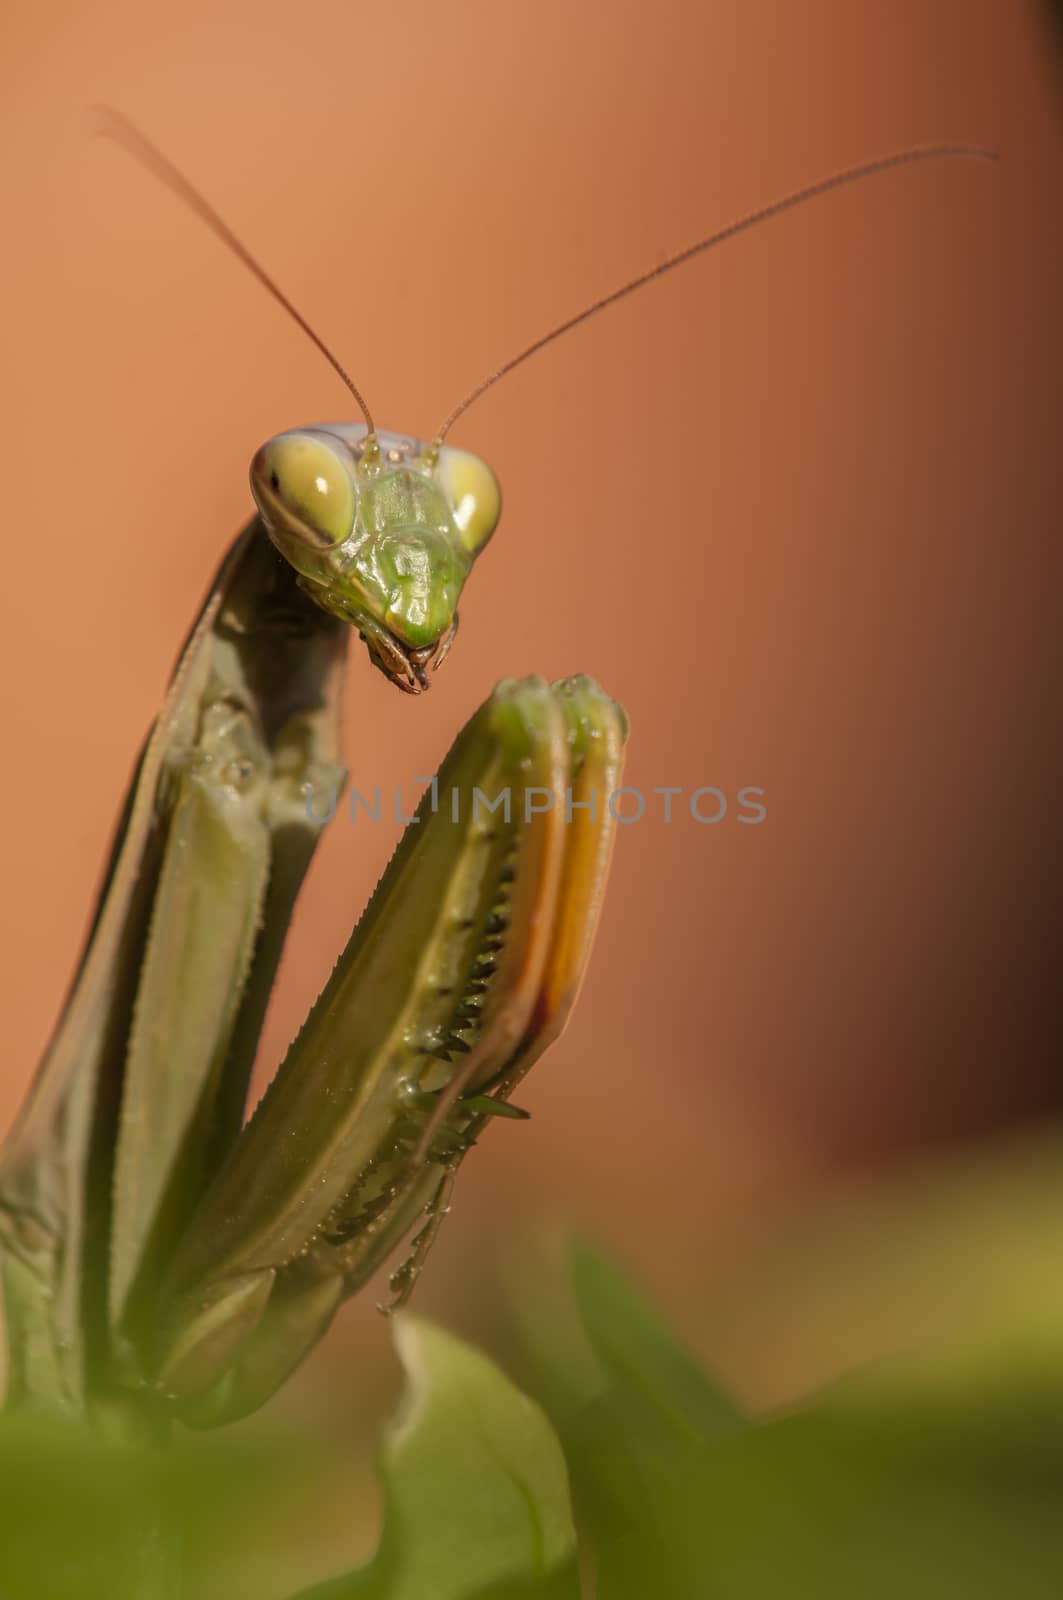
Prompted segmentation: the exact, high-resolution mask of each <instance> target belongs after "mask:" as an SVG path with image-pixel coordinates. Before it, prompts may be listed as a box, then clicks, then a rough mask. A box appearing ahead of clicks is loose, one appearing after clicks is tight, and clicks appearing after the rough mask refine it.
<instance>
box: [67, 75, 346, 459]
mask: <svg viewBox="0 0 1063 1600" xmlns="http://www.w3.org/2000/svg"><path fill="white" fill-rule="evenodd" d="M94 109H95V114H96V116H97V118H98V127H97V131H98V132H99V133H102V134H105V135H106V136H107V137H108V138H110V139H114V140H116V141H117V143H118V144H120V145H122V146H123V147H124V148H125V149H126V150H128V152H129V154H130V155H132V156H134V157H135V159H136V160H137V161H139V162H140V164H141V165H142V166H144V167H146V168H147V170H148V171H149V172H150V173H152V174H153V175H154V176H155V177H156V178H158V179H159V180H160V182H162V183H164V184H165V185H166V187H167V188H168V189H172V190H173V192H174V194H176V195H178V196H179V197H180V199H182V200H183V201H184V202H185V204H186V205H188V206H190V207H191V209H192V210H193V211H194V212H195V214H196V216H197V217H199V218H200V220H201V221H203V222H205V223H206V225H207V227H208V228H209V229H210V230H211V232H212V233H214V234H216V235H217V236H218V238H219V239H220V240H221V241H222V243H223V244H225V245H228V247H229V249H230V250H231V251H232V253H233V255H234V256H236V257H237V259H238V260H240V261H242V262H243V264H244V266H245V267H246V268H247V270H248V271H249V272H250V273H251V274H252V275H253V276H254V277H256V278H257V279H258V281H259V283H260V284H261V285H262V287H263V288H264V289H268V290H269V293H270V294H271V295H272V296H273V298H274V300H276V301H277V304H278V305H281V306H283V307H284V309H285V311H286V312H287V313H288V315H289V316H290V317H291V319H292V321H293V322H294V323H296V324H297V326H298V327H300V328H302V330H303V332H304V333H305V334H306V336H307V338H308V339H309V340H310V341H311V343H312V344H315V345H316V346H317V348H318V349H319V350H320V351H321V354H322V355H323V356H324V358H325V360H326V361H327V362H328V364H329V366H330V367H331V368H332V370H333V372H335V373H336V374H337V376H338V377H339V378H340V379H341V381H342V382H343V383H344V384H346V386H347V388H348V389H349V390H350V392H351V394H352V395H353V396H354V398H355V400H356V402H357V404H358V409H359V411H360V412H361V413H362V416H363V417H364V418H365V425H366V427H367V428H368V429H369V434H370V437H373V436H374V435H375V433H376V428H375V427H374V425H373V418H372V415H371V414H370V411H369V407H368V406H367V405H366V403H365V400H364V399H363V397H362V392H361V390H360V389H359V388H358V385H357V384H356V383H355V381H354V379H353V378H352V377H351V375H350V373H349V372H348V371H347V370H346V368H345V367H344V366H342V364H341V363H340V362H339V361H338V360H337V359H336V357H335V356H334V355H333V354H332V351H331V350H330V349H329V347H328V345H327V344H326V343H325V341H324V339H322V337H321V335H320V334H318V333H315V332H314V330H313V328H312V327H311V326H310V324H309V322H307V320H306V318H305V317H304V316H303V314H302V312H301V311H298V310H296V308H295V306H294V305H293V304H292V302H291V301H290V300H289V299H288V296H287V295H286V294H285V293H284V291H283V289H281V288H279V286H278V285H277V284H276V283H274V281H273V279H272V278H271V277H270V275H269V273H268V272H267V271H266V269H265V267H263V266H260V264H259V263H258V262H257V261H256V260H255V258H254V256H253V255H252V254H251V252H250V250H248V248H247V246H246V245H245V244H242V243H241V241H240V240H239V239H238V238H237V237H236V234H235V233H234V232H233V230H232V229H231V228H230V227H229V225H228V223H227V222H224V221H223V220H222V218H221V217H220V216H219V215H218V213H217V212H216V211H215V209H214V207H213V206H212V205H211V203H210V201H209V200H206V199H205V198H204V197H203V195H201V194H200V192H199V190H198V189H197V188H196V186H195V184H193V183H191V182H190V181H189V179H188V178H186V177H185V175H184V173H183V172H182V171H181V169H180V168H179V167H176V166H175V165H174V163H173V162H172V161H171V160H170V158H169V156H165V155H163V153H162V151H161V150H160V149H159V148H158V146H157V145H155V144H153V143H152V141H151V140H150V139H149V138H148V136H147V134H146V133H142V132H141V130H140V129H139V128H138V127H137V125H136V123H135V122H130V120H129V118H128V117H126V116H124V115H123V114H122V112H121V111H115V110H114V109H113V107H111V106H97V107H95V108H94Z"/></svg>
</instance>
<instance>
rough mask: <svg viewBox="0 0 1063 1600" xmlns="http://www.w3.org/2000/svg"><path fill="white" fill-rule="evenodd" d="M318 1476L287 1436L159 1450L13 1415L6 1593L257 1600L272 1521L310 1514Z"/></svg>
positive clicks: (3, 1435) (0, 1447) (3, 1571)
mask: <svg viewBox="0 0 1063 1600" xmlns="http://www.w3.org/2000/svg"><path fill="white" fill-rule="evenodd" d="M319 1471H320V1466H319V1465H317V1464H315V1463H312V1462H311V1458H310V1456H309V1454H308V1452H307V1450H306V1449H305V1448H304V1447H303V1446H302V1445H300V1444H299V1443H298V1441H296V1440H294V1439H292V1438H290V1437H289V1436H288V1435H284V1436H280V1437H277V1438H273V1437H270V1436H268V1435H266V1436H263V1435H259V1436H258V1437H256V1438H255V1439H253V1440H251V1439H245V1440H242V1441H239V1442H234V1441H229V1440H226V1441H224V1442H219V1441H217V1440H214V1439H212V1440H211V1441H209V1443H206V1442H203V1441H199V1440H195V1439H181V1438H177V1439H175V1440H174V1441H173V1443H172V1444H171V1445H169V1446H168V1447H161V1448H151V1447H148V1446H146V1445H143V1444H139V1443H129V1442H117V1441H111V1440H110V1439H108V1438H105V1437H103V1436H102V1435H101V1434H100V1433H98V1432H95V1431H94V1430H93V1429H90V1428H88V1427H86V1426H84V1425H83V1424H76V1423H69V1422H61V1421H58V1420H55V1419H51V1418H48V1417H45V1416H41V1415H29V1414H19V1415H13V1414H9V1415H4V1416H2V1417H0V1595H2V1596H4V1600H7V1597H8V1596H10V1597H12V1600H15V1597H17V1600H64V1597H66V1596H70V1597H71V1600H75V1597H76V1600H115V1597H116V1596H127V1597H129V1600H148V1597H150V1600H162V1597H166V1600H169V1597H170V1596H171V1595H172V1594H174V1593H180V1592H182V1591H180V1590H179V1589H177V1588H176V1587H175V1586H176V1585H177V1584H178V1583H179V1582H180V1581H181V1580H183V1581H184V1583H185V1585H186V1589H185V1591H184V1592H186V1593H187V1594H189V1595H195V1596H196V1597H197V1600H207V1597H208V1596H221V1595H223V1594H224V1595H226V1596H228V1597H231V1596H233V1595H234V1594H238V1595H244V1594H258V1593H260V1592H261V1591H262V1579H263V1576H264V1573H263V1570H262V1568H263V1565H264V1563H263V1561H262V1560H260V1555H259V1552H260V1550H261V1545H262V1539H261V1529H262V1525H263V1519H265V1521H266V1525H267V1526H272V1525H274V1524H275V1523H276V1521H277V1520H278V1518H281V1519H283V1518H285V1517H291V1516H293V1515H297V1514H298V1513H299V1512H300V1511H301V1510H303V1509H304V1506H305V1501H306V1498H307V1485H308V1483H312V1482H313V1479H314V1476H315V1474H317V1473H318V1472H319ZM275 1559H276V1552H273V1556H272V1560H273V1561H274V1563H275ZM245 1585H246V1586H245Z"/></svg>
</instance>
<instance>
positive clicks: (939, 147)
mask: <svg viewBox="0 0 1063 1600" xmlns="http://www.w3.org/2000/svg"><path fill="white" fill-rule="evenodd" d="M951 156H962V157H966V158H968V159H972V160H977V161H997V160H999V157H998V155H997V152H996V151H995V150H988V149H985V148H983V146H981V145H973V144H934V145H915V146H913V147H912V148H911V149H909V150H901V151H897V152H895V153H894V154H893V155H889V156H879V157H878V158H877V159H876V160H874V161H865V162H862V163H861V165H860V166H858V167H849V168H847V170H846V171H844V172H836V173H835V174H834V176H833V177H830V178H821V179H820V180H819V182H818V183H810V184H809V185H808V186H807V187H806V188H804V189H797V190H795V191H794V193H793V194H788V195H787V196H786V197H785V198H784V199H782V200H775V201H773V202H772V204H771V205H767V206H761V208H760V209H759V210H758V211H751V212H750V213H749V215H748V216H745V217H739V219H738V221H737V222H729V223H728V224H727V226H726V227H725V228H720V229H719V230H718V231H717V232H716V233H710V234H709V236H708V238H707V239H699V240H698V241H697V243H696V244H691V245H687V247H686V249H685V250H680V251H679V252H678V253H677V254H676V255H674V256H669V257H668V259H667V261H662V262H661V263H660V265H659V266H656V267H651V268H650V270H649V271H648V272H642V273H640V274H639V276H638V277H637V278H632V279H631V281H630V282H629V283H624V284H621V286H620V288H619V289H614V290H613V292H612V294H607V295H603V296H602V298H601V299H600V300H595V302H594V304H593V305H589V306H587V307H585V308H584V310H582V311H578V312H577V313H576V315H575V316H574V317H568V318H567V319H566V320H565V321H564V322H560V323H558V325H557V327H556V328H551V329H550V331H549V333H544V334H543V335H542V336H541V337H540V338H538V339H536V340H535V341H534V342H533V343H532V344H530V345H528V346H527V347H526V348H525V349H524V350H522V351H521V352H520V354H519V355H515V356H512V357H511V358H510V360H509V361H507V362H505V363H504V364H503V365H502V366H501V367H499V368H498V370H497V371H496V372H492V373H491V375H490V376H489V377H487V378H484V379H483V380H482V382H480V383H478V384H477V385H476V388H475V389H473V390H471V391H470V393H469V394H467V395H466V396H465V398H464V400H462V401H461V402H460V403H459V404H458V405H456V406H455V407H454V410H453V411H452V412H451V413H450V415H449V416H448V417H447V419H446V421H445V422H444V424H443V426H442V427H441V428H440V430H439V432H438V434H437V435H436V439H435V444H436V447H437V448H438V447H439V446H440V445H441V444H442V443H443V440H444V439H445V438H446V436H447V434H448V433H449V432H450V430H451V428H452V427H453V426H454V424H455V422H457V420H458V418H459V417H460V416H463V415H464V413H465V412H466V411H468V409H469V407H470V406H471V405H472V404H473V402H474V401H475V400H479V398H480V396H481V395H482V394H486V392H487V390H488V389H492V388H493V387H494V385H495V384H496V383H498V381H499V380H500V379H501V378H504V377H505V376H506V375H507V373H510V372H512V371H513V369H514V367H519V366H520V365H521V363H522V362H524V361H527V359H528V357H529V356H533V355H535V354H536V352H537V351H539V350H542V349H544V348H545V346H546V345H548V344H553V342H554V340H555V339H560V337H561V335H562V334H563V333H568V331H569V329H570V328H575V327H577V326H578V325H579V324H580V323H581V322H586V321H587V319H588V318H589V317H593V316H596V315H597V313H598V312H599V311H604V310H605V308H606V306H611V305H613V304H614V303H615V302H616V301H617V300H622V299H623V298H624V296H625V295H629V294H634V292H635V290H636V289H641V288H642V287H643V285H644V284H647V283H652V282H653V280H654V278H660V277H663V275H664V274H665V273H666V272H671V271H672V269H673V267H681V266H682V265H683V263H684V261H690V260H691V259H692V258H693V257H694V256H700V255H703V254H704V253H705V251H706V250H712V249H714V248H715V246H716V245H718V244H723V243H724V242H725V241H726V240H727V239H733V238H734V237H735V235H736V234H739V233H745V232H746V231H747V229H749V228H755V227H757V226H758V225H759V224H760V223H762V222H767V221H768V220H769V219H770V218H771V217H778V216H781V214H782V213H783V212H784V211H792V210H793V209H794V207H795V206H801V205H804V203H805V201H806V200H815V199H817V198H818V196H819V195H821V194H829V193H830V191H831V190H832V189H840V188H842V187H843V186H844V185H845V184H847V183H858V182H859V181H860V180H861V179H862V178H871V177H874V176H875V175H876V174H877V173H880V172H888V171H889V170H890V168H891V167H904V166H908V165H909V164H910V163H911V162H914V161H940V160H943V159H945V158H946V157H951Z"/></svg>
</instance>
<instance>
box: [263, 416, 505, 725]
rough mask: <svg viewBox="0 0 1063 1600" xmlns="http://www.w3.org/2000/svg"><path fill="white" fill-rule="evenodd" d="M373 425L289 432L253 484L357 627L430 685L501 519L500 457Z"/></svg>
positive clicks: (270, 448) (325, 603) (299, 567)
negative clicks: (434, 448)
mask: <svg viewBox="0 0 1063 1600" xmlns="http://www.w3.org/2000/svg"><path fill="white" fill-rule="evenodd" d="M376 439H377V441H378V445H379V448H377V449H376V450H374V449H373V448H372V445H371V444H370V445H369V446H368V447H367V433H366V429H365V427H364V425H362V424H351V423H326V424H323V425H321V426H319V427H313V428H299V429H296V430H294V431H293V432H291V433H279V434H277V436H276V438H273V439H270V441H269V442H268V444H264V445H263V446H262V448H261V449H260V450H259V451H258V452H257V454H256V455H255V459H254V461H253V462H252V463H251V490H252V493H253V494H254V497H255V501H256V503H257V505H258V509H259V512H260V514H261V517H262V521H263V523H264V524H265V526H266V530H267V532H268V533H269V536H270V538H271V539H272V540H273V543H274V544H275V545H276V546H277V549H278V550H279V551H280V552H281V554H282V555H283V556H284V557H285V559H286V560H287V561H289V562H290V563H291V565H292V566H293V567H294V568H295V570H296V571H297V572H298V573H299V575H300V577H299V581H300V584H301V586H302V587H303V588H304V589H305V590H306V591H307V593H308V594H310V595H312V596H313V598H314V599H315V600H316V601H317V603H318V605H320V606H322V607H323V608H324V609H325V610H326V611H330V612H332V613H333V614H335V615H337V616H340V617H343V618H344V619H345V620H346V621H347V622H350V623H351V624H352V625H353V626H354V627H356V628H358V629H359V631H360V632H361V634H362V635H363V637H364V638H365V641H366V643H367V644H368V646H369V650H370V653H371V655H372V657H373V659H374V661H375V662H376V663H377V665H378V666H380V667H381V668H382V669H383V671H385V672H386V673H387V675H388V676H389V677H390V678H391V679H392V680H393V681H394V682H395V683H397V684H398V685H399V687H400V688H403V689H407V690H409V691H410V692H411V693H414V694H416V693H418V692H419V691H420V690H422V689H425V688H427V687H428V679H427V676H426V673H427V670H428V668H429V667H433V666H436V665H438V664H439V662H440V661H441V660H442V658H443V655H444V654H445V653H446V649H447V647H448V645H449V643H450V640H451V638H452V637H453V632H454V627H455V624H456V621H457V610H458V599H459V596H460V595H461V591H462V587H463V585H464V583H465V580H466V578H467V577H468V575H469V573H470V572H471V570H472V566H473V563H474V561H475V560H476V557H477V556H478V555H479V554H480V552H481V550H482V549H483V548H484V546H485V545H486V543H487V541H488V539H489V538H490V537H491V534H492V533H493V532H494V529H495V525H496V523H497V522H498V516H499V511H500V509H501V496H500V494H499V488H498V483H497V481H496V479H495V476H494V474H493V473H492V471H491V469H490V467H488V466H487V465H486V463H484V462H483V461H481V460H480V459H479V457H477V456H473V455H469V454H468V452H467V451H464V450H452V449H450V448H449V447H447V446H444V447H443V448H442V449H441V450H439V452H438V457H437V459H434V460H433V456H432V453H431V451H430V447H429V446H428V445H425V444H422V443H421V442H420V441H418V440H416V439H409V438H407V437H406V436H404V435H402V434H397V433H378V434H377V435H376Z"/></svg>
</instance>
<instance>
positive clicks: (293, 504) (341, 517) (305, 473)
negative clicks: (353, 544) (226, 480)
mask: <svg viewBox="0 0 1063 1600" xmlns="http://www.w3.org/2000/svg"><path fill="white" fill-rule="evenodd" d="M251 488H252V491H253V493H254V496H255V499H256V500H257V501H258V505H259V510H260V511H261V512H262V515H263V516H264V517H265V519H266V521H267V523H268V522H271V521H272V522H276V520H277V516H278V512H279V513H282V514H285V515H284V523H285V530H286V531H289V532H291V533H295V534H297V535H299V536H301V537H303V538H305V539H309V540H310V541H311V542H313V543H314V544H317V545H321V546H330V545H336V544H342V543H343V541H344V539H346V538H347V537H348V536H349V535H350V533H351V530H352V529H353V527H354V509H355V494H354V486H353V485H352V483H351V476H350V472H349V471H348V468H347V464H346V462H345V461H344V460H343V457H342V456H341V455H340V453H339V450H338V448H334V447H333V446H332V445H331V444H329V443H328V442H327V441H326V440H325V439H321V438H317V437H315V435H314V434H311V433H281V434H278V435H277V437H276V438H275V439H271V440H270V441H269V443H268V444H265V445H263V446H262V449H261V450H260V451H259V452H258V454H257V455H256V456H255V459H254V461H253V462H252V465H251Z"/></svg>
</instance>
